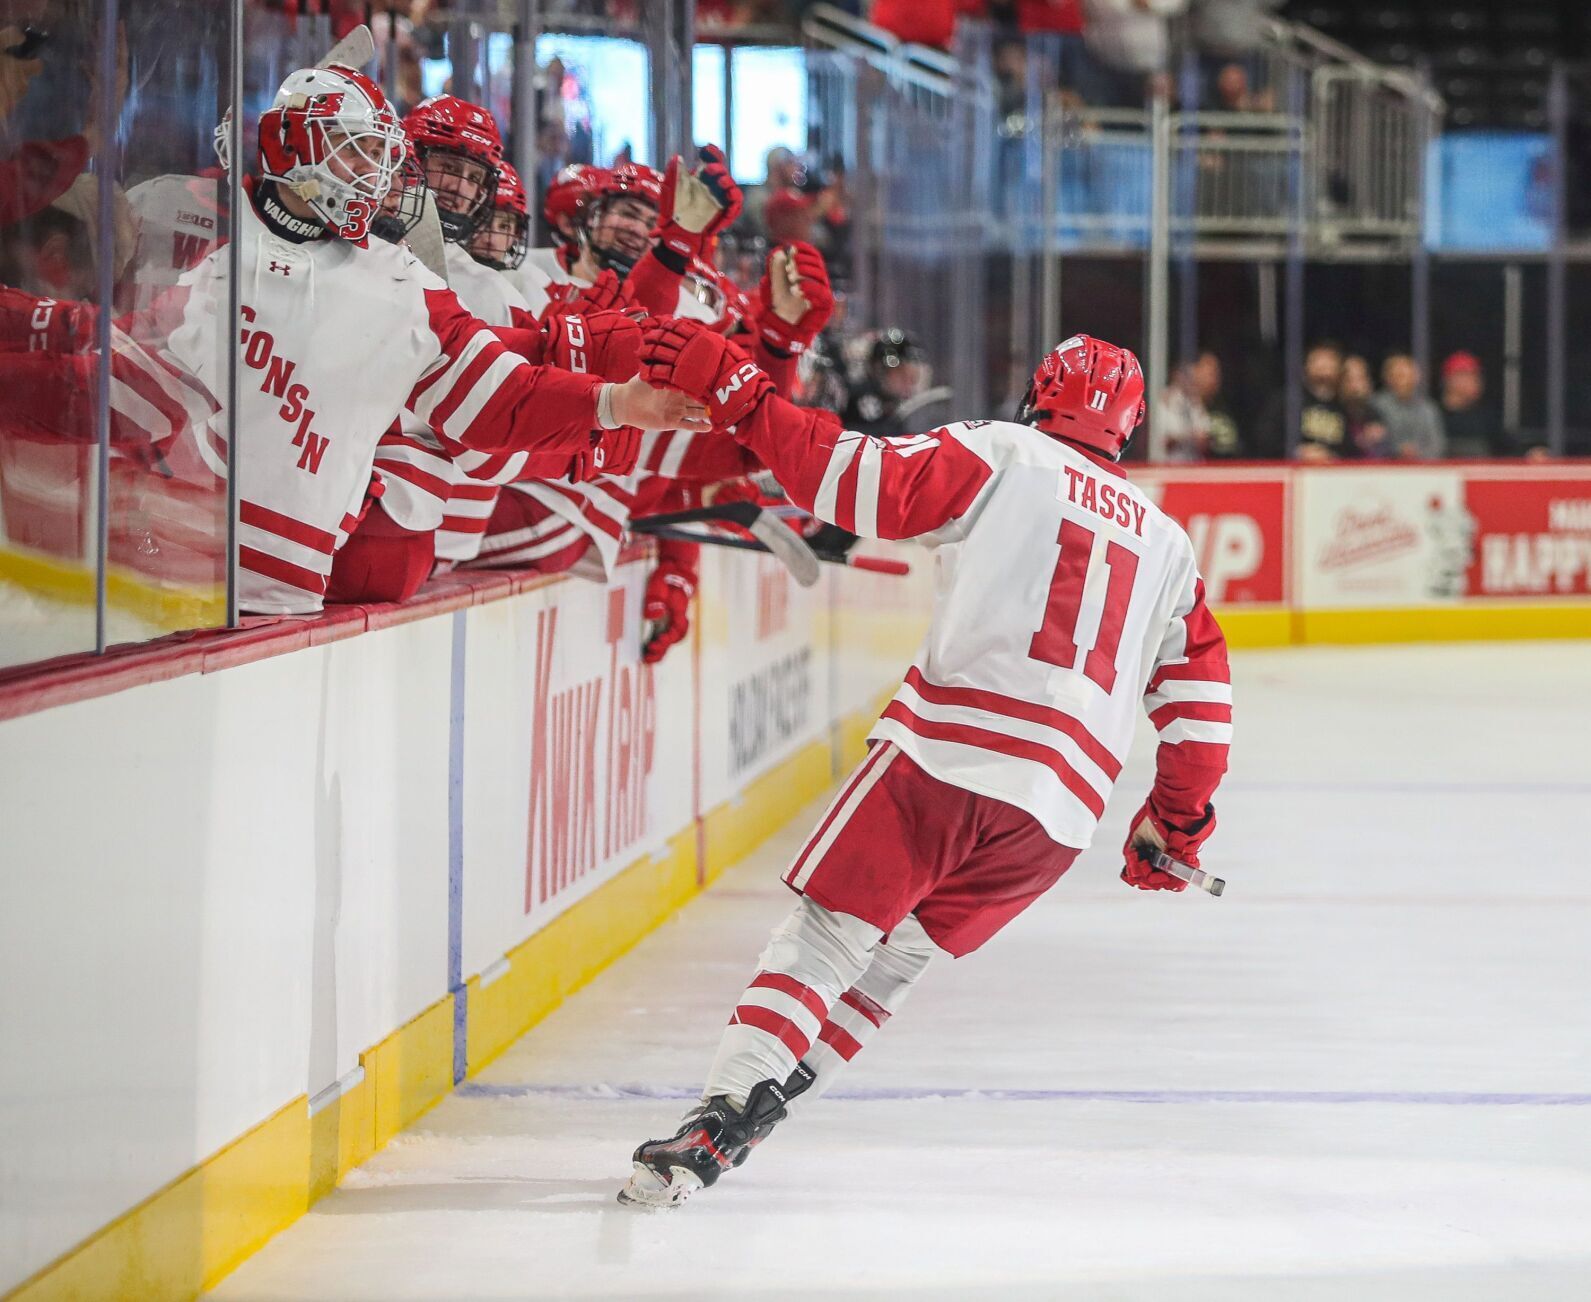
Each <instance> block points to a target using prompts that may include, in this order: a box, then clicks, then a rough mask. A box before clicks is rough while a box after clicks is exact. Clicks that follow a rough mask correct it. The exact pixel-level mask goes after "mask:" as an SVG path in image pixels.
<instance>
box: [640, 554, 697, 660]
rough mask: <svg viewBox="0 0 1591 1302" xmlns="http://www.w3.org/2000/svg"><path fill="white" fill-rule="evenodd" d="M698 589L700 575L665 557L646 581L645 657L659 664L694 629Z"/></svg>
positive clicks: (642, 609)
mask: <svg viewBox="0 0 1591 1302" xmlns="http://www.w3.org/2000/svg"><path fill="white" fill-rule="evenodd" d="M695 593H696V575H695V574H693V573H692V572H691V571H690V570H689V569H688V568H687V567H685V566H683V565H680V564H678V563H676V562H674V561H669V560H661V561H659V562H658V566H657V568H656V569H655V570H653V571H652V574H651V577H649V578H648V579H647V581H646V601H645V604H644V605H643V606H642V607H641V615H642V618H644V619H645V620H646V622H647V625H648V629H649V632H648V636H647V639H646V645H645V646H643V647H642V648H641V659H643V660H644V661H646V663H647V664H649V665H655V664H656V663H657V662H658V661H659V660H661V659H662V658H663V657H664V656H665V655H666V654H667V653H668V649H669V647H671V646H673V645H674V644H675V643H676V642H678V641H680V640H681V639H682V638H683V637H684V636H685V635H686V634H687V633H689V632H690V629H691V598H692V597H693V596H694V595H695Z"/></svg>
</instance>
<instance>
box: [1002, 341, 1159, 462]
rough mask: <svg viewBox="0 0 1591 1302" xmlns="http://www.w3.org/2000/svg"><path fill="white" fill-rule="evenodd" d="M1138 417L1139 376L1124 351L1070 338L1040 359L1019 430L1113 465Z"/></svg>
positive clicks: (1140, 418)
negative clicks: (1079, 446)
mask: <svg viewBox="0 0 1591 1302" xmlns="http://www.w3.org/2000/svg"><path fill="white" fill-rule="evenodd" d="M1143 418H1144V373H1143V368H1142V367H1141V366H1139V365H1138V359H1137V358H1136V357H1134V356H1133V354H1132V353H1131V352H1130V351H1129V350H1128V349H1126V348H1118V347H1116V345H1115V344H1107V343H1105V342H1104V341H1103V340H1100V339H1095V338H1093V337H1092V336H1091V335H1073V336H1072V337H1071V338H1070V339H1068V340H1067V341H1066V342H1065V343H1063V344H1061V345H1060V346H1059V347H1057V348H1054V349H1052V350H1051V351H1050V352H1048V353H1046V354H1045V355H1044V360H1043V361H1041V362H1040V363H1039V367H1038V370H1036V371H1034V372H1033V379H1032V382H1031V383H1030V384H1029V385H1028V391H1027V396H1026V397H1025V398H1023V399H1022V413H1021V415H1019V416H1018V417H1017V419H1018V420H1019V421H1021V422H1022V423H1023V424H1024V425H1031V426H1033V427H1034V428H1035V429H1039V430H1043V431H1044V433H1046V434H1050V435H1053V436H1054V437H1056V438H1059V439H1066V440H1067V441H1068V442H1070V443H1080V444H1082V445H1083V446H1084V447H1086V448H1092V449H1093V450H1094V451H1096V452H1101V453H1103V454H1104V455H1105V456H1107V457H1109V458H1110V459H1111V460H1112V461H1115V460H1116V459H1117V458H1119V457H1120V456H1121V454H1122V451H1123V450H1124V449H1125V448H1126V446H1127V441H1128V440H1129V439H1130V438H1132V432H1133V430H1135V429H1137V428H1138V426H1139V424H1140V423H1141V422H1142V421H1143Z"/></svg>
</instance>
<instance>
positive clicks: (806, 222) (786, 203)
mask: <svg viewBox="0 0 1591 1302" xmlns="http://www.w3.org/2000/svg"><path fill="white" fill-rule="evenodd" d="M819 202H820V201H819V200H817V199H813V198H810V197H809V196H807V195H804V194H802V193H801V192H800V191H799V190H781V191H780V192H779V193H778V194H776V195H774V196H773V198H771V199H769V200H768V203H767V205H766V207H764V208H763V211H762V219H763V225H764V227H765V228H766V230H767V233H768V243H769V244H788V243H789V242H790V241H791V240H802V241H805V242H806V243H808V244H810V243H812V235H813V226H814V224H815V223H816V222H817V219H818V204H819Z"/></svg>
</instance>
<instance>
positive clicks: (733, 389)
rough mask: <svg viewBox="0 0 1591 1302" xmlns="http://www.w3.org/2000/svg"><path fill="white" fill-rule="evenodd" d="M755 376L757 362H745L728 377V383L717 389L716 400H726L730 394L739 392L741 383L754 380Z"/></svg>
mask: <svg viewBox="0 0 1591 1302" xmlns="http://www.w3.org/2000/svg"><path fill="white" fill-rule="evenodd" d="M756 378H757V364H756V363H755V362H747V363H746V364H745V365H744V366H742V367H741V368H740V369H739V370H738V371H736V372H735V373H734V374H733V375H731V376H730V377H729V383H728V384H726V385H724V387H723V388H721V389H719V390H718V391H717V397H718V401H719V402H728V401H729V396H730V395H731V394H734V393H739V392H740V388H741V385H743V384H745V383H746V381H748V380H755V379H756Z"/></svg>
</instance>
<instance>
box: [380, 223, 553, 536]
mask: <svg viewBox="0 0 1591 1302" xmlns="http://www.w3.org/2000/svg"><path fill="white" fill-rule="evenodd" d="M443 258H444V261H445V263H446V266H447V280H448V287H449V288H450V289H451V290H452V291H453V292H454V293H455V294H456V295H458V299H459V302H461V303H462V304H464V307H465V309H466V310H467V311H469V312H471V313H473V314H474V315H475V316H477V317H479V318H480V319H481V320H482V321H484V322H485V323H486V324H487V325H489V326H512V325H513V324H514V317H513V314H514V312H515V311H520V312H523V311H526V310H527V308H526V303H525V300H524V298H523V297H522V296H521V295H520V293H519V291H518V290H517V289H515V288H514V287H513V285H511V284H510V283H509V281H508V278H507V277H506V276H505V275H504V274H503V273H502V272H500V271H496V270H494V269H493V268H491V267H488V266H485V265H483V264H482V263H479V262H477V261H475V259H474V258H472V257H470V255H469V252H468V251H467V250H466V249H465V248H464V247H463V246H462V245H459V244H454V243H452V242H449V243H447V244H445V245H444V246H443ZM399 425H400V433H401V437H392V436H388V437H387V438H384V439H382V442H381V448H380V451H379V452H378V453H377V454H376V470H377V472H378V473H379V474H380V475H381V477H382V481H383V486H384V492H383V495H382V498H381V505H382V509H383V510H385V511H386V513H387V514H388V515H390V516H391V517H392V518H393V519H394V520H396V521H397V522H398V523H399V524H401V525H402V526H403V527H404V528H406V529H413V530H415V531H417V532H429V531H431V530H435V531H436V554H437V557H438V559H440V560H447V561H454V562H459V561H467V560H471V559H473V558H474V556H475V555H476V554H477V553H478V552H479V551H480V549H481V538H482V536H483V535H484V534H485V532H486V522H487V521H488V520H490V519H491V516H492V507H493V505H494V504H495V503H496V501H497V494H498V492H499V491H500V490H499V487H498V485H499V484H500V483H501V482H502V475H503V474H504V473H505V470H504V467H503V465H502V464H500V462H499V459H498V458H488V457H485V456H482V455H481V454H480V453H474V452H470V451H468V450H467V449H454V455H452V456H450V455H449V454H448V452H447V451H445V450H444V449H443V447H442V445H441V443H440V441H439V440H438V439H437V438H436V437H435V435H434V434H433V433H432V431H431V428H430V426H428V425H427V424H426V423H425V422H424V421H422V420H421V419H420V418H419V417H417V416H415V415H414V414H413V413H412V412H404V413H403V415H402V416H401V417H400V418H399ZM488 469H490V470H491V471H494V472H496V473H495V474H489V475H488V477H486V478H478V477H476V476H477V475H479V474H481V473H482V472H483V471H486V470H488ZM472 472H474V473H472ZM506 473H509V474H511V473H513V472H512V471H507V472H506Z"/></svg>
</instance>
